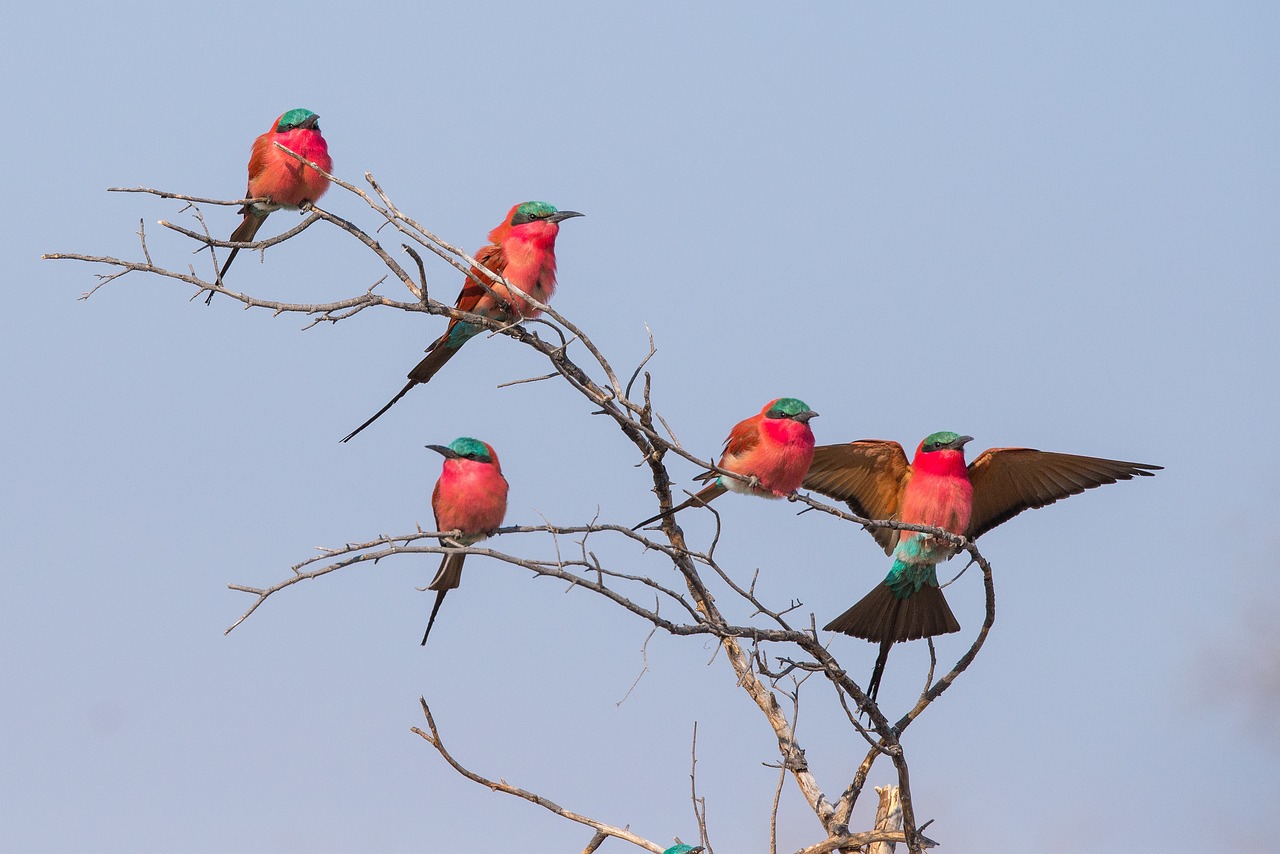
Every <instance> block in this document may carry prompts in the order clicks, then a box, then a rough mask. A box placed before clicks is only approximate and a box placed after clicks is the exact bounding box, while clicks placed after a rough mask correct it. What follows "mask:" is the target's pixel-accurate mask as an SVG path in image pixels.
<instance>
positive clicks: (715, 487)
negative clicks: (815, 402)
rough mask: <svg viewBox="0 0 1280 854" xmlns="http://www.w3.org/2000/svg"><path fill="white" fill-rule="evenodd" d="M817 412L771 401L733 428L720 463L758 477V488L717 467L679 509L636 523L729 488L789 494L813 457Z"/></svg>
mask: <svg viewBox="0 0 1280 854" xmlns="http://www.w3.org/2000/svg"><path fill="white" fill-rule="evenodd" d="M817 415H818V413H816V412H814V411H813V410H811V409H810V408H809V407H808V406H807V405H806V404H805V402H804V401H802V400H797V399H796V398H794V397H780V398H778V399H777V400H771V401H769V402H768V403H766V404H765V407H764V409H762V410H760V413H759V414H758V415H753V416H751V417H750V418H748V419H746V420H745V421H739V422H738V423H737V424H735V425H734V427H733V429H732V430H730V431H729V438H727V439H725V441H724V454H723V455H722V456H721V457H720V463H719V465H720V468H722V469H724V470H725V471H731V472H734V473H735V474H741V475H748V476H751V477H754V478H755V479H756V481H757V483H758V484H759V485H758V486H753V485H751V484H749V483H747V482H745V481H741V480H738V479H737V478H732V477H724V476H723V475H719V474H717V473H716V472H714V471H708V472H703V473H702V474H700V475H698V477H697V478H696V479H697V480H701V481H711V482H710V483H708V484H707V486H705V487H703V488H702V489H700V490H699V491H698V492H697V494H695V495H694V496H693V497H692V498H690V499H689V500H688V501H686V502H684V503H683V504H681V505H679V506H678V507H673V508H671V509H670V510H668V511H667V512H665V513H659V514H658V515H657V516H653V517H651V518H648V519H645V520H644V521H643V522H641V523H640V524H639V525H636V526H635V527H636V528H643V527H644V526H645V525H648V524H649V523H650V522H656V521H658V520H659V519H663V518H665V517H667V516H670V515H671V514H673V513H679V512H680V511H681V510H683V509H684V508H686V507H691V506H695V507H701V506H703V505H706V504H709V503H710V502H711V501H712V499H715V498H718V497H719V496H721V495H724V493H725V492H726V491H731V492H741V493H746V494H748V495H759V496H760V497H762V498H785V497H786V496H788V495H790V494H791V493H793V492H795V491H796V490H797V489H799V488H800V482H801V481H802V480H804V475H805V472H807V471H808V470H809V462H810V461H811V460H812V459H813V430H811V429H809V419H810V418H816V417H817ZM632 530H635V529H634V528H633V529H632Z"/></svg>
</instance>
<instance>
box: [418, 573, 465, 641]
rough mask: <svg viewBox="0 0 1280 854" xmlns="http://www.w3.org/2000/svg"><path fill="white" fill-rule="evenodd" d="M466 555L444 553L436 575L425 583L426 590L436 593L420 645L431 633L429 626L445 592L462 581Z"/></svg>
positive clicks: (433, 620) (438, 611)
mask: <svg viewBox="0 0 1280 854" xmlns="http://www.w3.org/2000/svg"><path fill="white" fill-rule="evenodd" d="M466 557H467V556H466V555H465V554H450V555H445V556H444V560H442V561H440V569H439V570H438V571H437V572H436V577H435V578H433V579H431V583H430V584H428V585H427V589H428V590H435V591H437V593H436V603H435V605H433V606H432V608H431V616H430V617H428V618H427V630H426V631H425V632H423V633H422V646H426V645H427V638H428V637H429V636H430V635H431V627H432V626H434V625H435V623H436V614H438V613H440V604H441V603H442V602H444V596H445V594H446V593H448V592H449V591H450V590H452V589H454V588H455V587H457V586H458V585H459V584H461V583H462V562H463V561H464V560H466Z"/></svg>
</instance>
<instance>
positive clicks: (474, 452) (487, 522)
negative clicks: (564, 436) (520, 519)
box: [422, 436, 507, 646]
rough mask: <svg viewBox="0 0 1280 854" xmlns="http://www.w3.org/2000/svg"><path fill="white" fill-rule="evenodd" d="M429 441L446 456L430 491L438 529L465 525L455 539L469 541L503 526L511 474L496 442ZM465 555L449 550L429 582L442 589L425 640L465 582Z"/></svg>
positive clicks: (423, 637) (471, 541)
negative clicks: (502, 462) (445, 604)
mask: <svg viewBox="0 0 1280 854" xmlns="http://www.w3.org/2000/svg"><path fill="white" fill-rule="evenodd" d="M427 447H428V448H430V449H431V450H433V451H435V452H436V453H438V454H440V455H442V456H443V457H444V468H443V469H442V471H441V472H440V479H439V480H438V481H436V488H435V490H434V491H433V492H432V493H431V509H432V511H433V512H434V513H435V517H436V530H437V531H442V532H446V531H461V532H462V533H461V535H460V536H455V537H452V539H453V540H455V541H457V542H459V543H461V544H462V545H464V546H470V545H474V544H475V543H478V542H480V541H481V540H483V539H484V538H485V537H488V536H489V535H490V534H492V533H493V532H494V531H495V530H497V529H498V528H500V527H501V526H502V519H503V517H505V516H506V515H507V479H506V478H505V477H503V476H502V466H501V465H500V464H499V463H498V455H497V454H496V453H494V450H493V448H492V447H490V446H489V445H488V444H486V443H484V442H481V441H480V440H479V439H472V438H470V437H467V436H462V437H459V438H457V439H454V440H453V441H452V442H450V443H449V444H448V445H447V446H446V445H427ZM441 542H442V543H443V540H441ZM466 557H467V556H466V554H465V553H461V552H454V553H451V554H446V555H445V556H444V559H443V560H442V561H440V569H439V570H438V571H437V572H436V576H435V578H433V579H432V580H431V583H430V584H428V585H427V589H428V590H435V591H438V592H437V594H436V601H435V605H434V606H433V607H432V608H431V617H430V618H429V619H428V620H427V630H426V632H424V633H423V635H422V644H423V645H424V646H425V645H426V643H427V637H428V636H429V635H430V634H431V627H432V626H433V625H434V624H435V621H436V614H437V613H438V612H439V610H440V603H442V602H443V601H444V597H445V594H446V593H448V592H449V591H450V590H452V589H454V588H455V587H457V586H458V585H459V584H460V583H461V582H462V562H463V561H464V560H466Z"/></svg>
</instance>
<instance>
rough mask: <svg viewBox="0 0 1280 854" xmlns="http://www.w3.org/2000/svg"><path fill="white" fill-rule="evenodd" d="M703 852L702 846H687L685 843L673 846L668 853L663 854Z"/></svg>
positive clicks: (663, 853) (694, 853)
mask: <svg viewBox="0 0 1280 854" xmlns="http://www.w3.org/2000/svg"><path fill="white" fill-rule="evenodd" d="M701 850H702V846H701V845H696V846H695V845H685V844H684V843H680V844H679V845H672V846H671V847H670V848H668V849H667V850H666V851H663V852H662V854H698V852H699V851H701Z"/></svg>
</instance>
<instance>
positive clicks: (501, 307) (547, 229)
mask: <svg viewBox="0 0 1280 854" xmlns="http://www.w3.org/2000/svg"><path fill="white" fill-rule="evenodd" d="M575 216H585V214H580V213H578V212H577V211H562V210H556V208H555V206H554V205H550V204H548V203H546V202H521V203H520V204H518V205H515V206H513V207H512V208H511V210H510V211H508V212H507V217H506V219H504V220H503V221H502V224H501V225H499V226H497V227H496V228H494V229H493V230H492V231H490V232H489V243H488V244H487V245H486V246H485V247H484V248H482V249H481V250H480V251H479V252H477V253H476V262H477V263H478V264H479V265H480V266H483V267H485V268H487V269H488V270H489V271H490V272H493V273H496V274H497V275H499V276H502V277H503V278H505V279H506V280H507V281H508V282H510V283H511V284H512V285H514V286H515V287H516V288H518V289H519V290H520V291H522V292H523V293H524V294H528V295H529V296H531V297H533V298H534V299H536V300H537V301H538V302H540V303H546V302H547V301H548V300H550V299H551V295H552V294H553V293H555V290H556V235H557V234H559V232H560V223H561V222H563V221H564V220H566V219H569V218H570V217H575ZM477 280H478V281H477ZM478 282H484V284H485V286H481V285H480V284H478ZM486 287H487V289H486ZM454 308H456V309H457V310H458V311H465V312H468V313H470V314H478V315H481V316H482V317H488V318H490V319H492V320H496V321H500V322H503V323H506V322H510V321H512V320H531V319H533V318H535V317H537V316H538V315H539V314H541V313H542V312H541V310H540V309H536V308H534V307H533V306H531V305H530V304H529V303H528V302H527V301H526V300H525V299H524V298H523V297H522V296H521V294H519V293H516V292H515V291H513V290H509V289H508V288H507V287H506V286H505V285H503V284H501V283H500V282H499V283H495V282H491V281H490V279H489V277H488V276H487V275H486V274H485V273H483V272H482V271H481V270H480V268H479V267H472V268H471V271H470V272H469V273H468V275H467V279H466V282H465V283H464V284H463V286H462V292H461V293H459V294H458V299H457V300H456V301H455V302H454ZM483 329H484V327H482V326H480V325H479V324H476V323H469V322H467V321H465V320H460V319H459V318H456V317H455V318H453V319H452V320H450V321H449V326H448V327H447V328H446V329H445V331H444V334H443V335H441V336H440V337H439V338H437V339H436V340H435V341H434V342H432V344H431V346H430V347H428V348H427V355H426V357H425V358H424V359H423V360H422V361H421V362H419V363H418V364H417V365H415V366H414V368H413V370H411V371H409V382H408V383H406V384H405V387H404V388H402V389H400V393H399V394H397V395H396V396H395V397H393V398H391V400H390V401H388V402H387V405H386V406H384V407H382V408H381V409H379V410H378V411H377V412H375V413H374V414H373V417H372V418H370V419H369V420H368V421H366V422H364V423H363V424H361V425H360V426H359V427H357V428H356V429H354V430H352V431H351V432H350V433H348V434H347V435H346V436H345V437H344V438H343V440H342V441H344V442H349V441H350V440H351V439H353V438H355V436H356V435H357V434H359V433H360V431H361V430H363V429H364V428H366V427H368V426H369V425H370V424H372V423H373V422H375V421H377V420H378V419H379V418H380V417H382V414H383V413H384V412H386V411H387V410H388V409H390V408H391V407H392V406H394V405H395V404H396V402H397V401H399V400H400V398H402V397H404V396H405V394H407V393H408V391H409V389H411V388H413V387H414V386H415V385H420V384H422V383H425V382H428V381H429V380H430V379H431V378H432V377H434V376H435V375H436V372H437V371H439V370H440V369H441V368H443V367H444V365H445V362H448V361H449V360H450V359H452V358H453V356H454V354H455V353H457V352H458V350H459V349H460V348H461V347H462V345H463V344H465V343H467V342H468V341H470V340H471V339H472V338H474V337H475V336H476V335H478V334H479V333H480V332H481V331H482V330H483Z"/></svg>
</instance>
